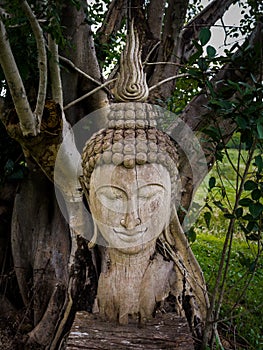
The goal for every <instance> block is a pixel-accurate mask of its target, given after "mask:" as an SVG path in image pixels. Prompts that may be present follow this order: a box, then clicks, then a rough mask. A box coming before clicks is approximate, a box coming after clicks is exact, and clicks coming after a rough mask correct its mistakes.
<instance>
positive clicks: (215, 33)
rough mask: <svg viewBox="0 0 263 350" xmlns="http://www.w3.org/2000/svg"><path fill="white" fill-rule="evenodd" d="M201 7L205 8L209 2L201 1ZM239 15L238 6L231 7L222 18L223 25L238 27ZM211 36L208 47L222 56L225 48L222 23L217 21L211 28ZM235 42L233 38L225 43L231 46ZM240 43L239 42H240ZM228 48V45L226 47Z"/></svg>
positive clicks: (240, 16) (240, 15)
mask: <svg viewBox="0 0 263 350" xmlns="http://www.w3.org/2000/svg"><path fill="white" fill-rule="evenodd" d="M202 3H203V5H204V6H206V5H207V4H208V3H209V1H208V0H203V1H202ZM242 16H243V15H242V14H241V8H240V7H239V6H238V4H235V5H232V6H230V7H229V9H228V11H227V12H226V13H225V15H224V17H223V23H224V25H225V26H238V27H239V26H240V20H241V18H242ZM211 31H212V36H211V39H210V41H209V43H208V44H209V45H211V46H214V47H215V48H217V49H218V53H220V54H223V51H224V47H225V43H224V40H225V32H224V28H223V27H222V22H221V20H219V21H218V22H216V23H215V26H213V27H212V28H211ZM235 41H236V39H234V38H228V40H227V41H226V43H227V44H232V43H234V42H235ZM240 43H241V42H240ZM227 47H228V48H230V45H228V46H227Z"/></svg>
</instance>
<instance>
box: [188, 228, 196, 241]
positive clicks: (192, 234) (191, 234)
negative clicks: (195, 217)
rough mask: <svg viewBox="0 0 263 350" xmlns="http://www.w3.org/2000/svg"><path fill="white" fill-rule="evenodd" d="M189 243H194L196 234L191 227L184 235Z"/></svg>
mask: <svg viewBox="0 0 263 350" xmlns="http://www.w3.org/2000/svg"><path fill="white" fill-rule="evenodd" d="M186 236H187V238H188V241H189V242H192V243H193V242H194V241H195V240H196V232H195V230H194V228H193V227H191V228H190V230H189V231H188V232H187V233H186Z"/></svg>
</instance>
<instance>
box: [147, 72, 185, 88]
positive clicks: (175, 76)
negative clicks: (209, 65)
mask: <svg viewBox="0 0 263 350" xmlns="http://www.w3.org/2000/svg"><path fill="white" fill-rule="evenodd" d="M186 77H189V74H187V73H182V74H178V75H173V76H172V77H169V78H166V79H164V80H161V81H159V83H157V84H156V85H153V86H151V87H150V88H149V92H150V91H152V90H153V89H156V88H157V87H158V86H161V85H163V84H165V83H168V82H169V81H171V80H176V79H179V78H186Z"/></svg>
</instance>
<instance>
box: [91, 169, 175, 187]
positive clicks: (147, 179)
mask: <svg viewBox="0 0 263 350" xmlns="http://www.w3.org/2000/svg"><path fill="white" fill-rule="evenodd" d="M147 184H159V185H162V186H163V187H165V188H167V187H170V185H171V181H170V175H169V172H168V170H167V169H166V168H165V167H164V166H162V165H161V164H144V165H135V166H134V167H133V168H131V169H129V168H126V167H124V166H122V165H118V166H116V165H114V164H103V165H100V166H97V167H96V168H95V169H94V171H93V173H92V176H91V186H92V185H94V186H95V187H100V186H117V187H121V188H123V189H128V188H129V187H130V188H133V187H134V186H144V185H147Z"/></svg>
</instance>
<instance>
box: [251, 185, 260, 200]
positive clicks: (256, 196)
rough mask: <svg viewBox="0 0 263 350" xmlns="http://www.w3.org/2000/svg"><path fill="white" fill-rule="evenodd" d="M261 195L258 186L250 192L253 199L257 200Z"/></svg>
mask: <svg viewBox="0 0 263 350" xmlns="http://www.w3.org/2000/svg"><path fill="white" fill-rule="evenodd" d="M261 195H262V193H261V191H260V190H259V189H258V188H256V189H254V190H253V191H252V193H251V197H252V199H254V200H255V201H257V200H259V199H260V198H261Z"/></svg>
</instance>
